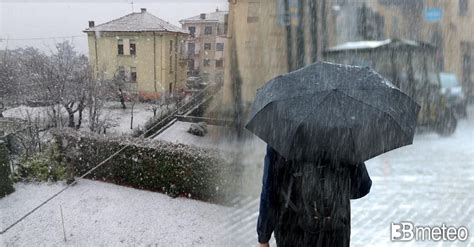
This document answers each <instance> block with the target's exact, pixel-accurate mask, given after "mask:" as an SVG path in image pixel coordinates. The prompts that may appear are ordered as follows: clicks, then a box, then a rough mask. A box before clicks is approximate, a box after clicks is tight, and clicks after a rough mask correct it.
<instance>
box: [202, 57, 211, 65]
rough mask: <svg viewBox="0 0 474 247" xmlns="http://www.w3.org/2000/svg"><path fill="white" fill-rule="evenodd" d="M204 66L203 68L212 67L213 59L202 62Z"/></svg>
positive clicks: (205, 59)
mask: <svg viewBox="0 0 474 247" xmlns="http://www.w3.org/2000/svg"><path fill="white" fill-rule="evenodd" d="M202 66H203V67H210V66H211V59H209V58H204V59H203V60H202Z"/></svg>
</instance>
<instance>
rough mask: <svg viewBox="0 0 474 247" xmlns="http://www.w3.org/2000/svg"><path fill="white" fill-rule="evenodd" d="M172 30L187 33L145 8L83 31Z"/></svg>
mask: <svg viewBox="0 0 474 247" xmlns="http://www.w3.org/2000/svg"><path fill="white" fill-rule="evenodd" d="M97 31H98V32H147V31H148V32H174V33H187V32H186V31H185V30H183V29H181V28H179V27H177V26H175V25H173V24H170V23H169V22H167V21H165V20H162V19H160V18H158V17H156V16H154V15H152V14H150V13H148V12H147V11H146V10H142V11H141V12H138V13H137V12H134V13H131V14H128V15H126V16H123V17H120V18H118V19H115V20H112V21H109V22H106V23H103V24H100V25H97V26H95V27H90V28H87V29H86V30H84V32H97Z"/></svg>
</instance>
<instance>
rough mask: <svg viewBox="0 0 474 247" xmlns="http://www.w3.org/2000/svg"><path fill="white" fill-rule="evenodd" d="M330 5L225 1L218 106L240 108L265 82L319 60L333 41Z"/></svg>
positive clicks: (294, 1)
mask: <svg viewBox="0 0 474 247" xmlns="http://www.w3.org/2000/svg"><path fill="white" fill-rule="evenodd" d="M330 7H331V5H330V4H329V1H320V0H306V1H297V0H272V1H266V0H265V1H264V0H260V1H259V0H230V1H229V21H228V25H229V27H228V29H229V31H228V37H229V40H228V42H229V45H228V46H227V49H226V52H227V56H228V57H229V59H227V60H226V66H225V67H226V73H225V80H224V96H223V101H224V106H225V107H226V108H227V109H225V110H224V111H229V110H228V109H231V108H233V107H235V105H236V104H242V110H243V111H246V109H247V107H248V106H249V105H250V104H251V102H252V101H253V99H254V97H255V93H256V90H257V88H259V87H261V86H262V85H263V84H264V83H265V82H267V81H268V80H270V79H271V78H273V77H275V76H277V75H279V74H283V73H286V72H289V71H292V70H295V69H297V68H300V67H303V66H305V65H307V64H310V63H312V62H315V61H316V60H320V59H321V54H322V51H323V50H324V49H325V47H328V46H330V45H331V44H332V43H333V42H334V41H333V38H334V37H333V33H332V32H331V31H330V30H332V29H331V28H332V25H333V19H332V18H329V16H328V13H329V11H330ZM234 112H235V110H234Z"/></svg>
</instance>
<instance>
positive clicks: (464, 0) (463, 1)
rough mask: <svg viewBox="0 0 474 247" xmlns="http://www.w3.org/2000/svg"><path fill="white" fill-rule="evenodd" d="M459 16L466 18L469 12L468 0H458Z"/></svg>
mask: <svg viewBox="0 0 474 247" xmlns="http://www.w3.org/2000/svg"><path fill="white" fill-rule="evenodd" d="M458 6H459V16H467V12H468V11H469V0H458Z"/></svg>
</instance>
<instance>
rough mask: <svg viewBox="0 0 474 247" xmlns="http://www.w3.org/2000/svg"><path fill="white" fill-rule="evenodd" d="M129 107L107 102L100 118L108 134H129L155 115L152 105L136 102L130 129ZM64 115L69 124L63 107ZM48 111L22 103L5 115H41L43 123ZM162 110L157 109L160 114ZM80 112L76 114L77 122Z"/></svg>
mask: <svg viewBox="0 0 474 247" xmlns="http://www.w3.org/2000/svg"><path fill="white" fill-rule="evenodd" d="M125 104H126V106H127V109H122V106H121V104H120V102H112V101H111V102H107V103H106V104H105V106H104V108H103V109H102V115H101V117H100V119H101V120H102V121H106V122H107V126H109V127H108V128H107V134H111V135H124V134H125V135H129V134H131V133H132V132H133V130H135V129H139V128H143V126H144V125H145V123H146V122H147V121H148V120H149V119H151V118H152V117H153V110H152V105H151V104H147V103H136V104H135V106H134V107H133V126H132V127H133V129H130V123H131V121H130V118H131V109H132V103H130V102H126V103H125ZM60 109H61V113H62V116H63V122H64V123H65V124H67V113H66V111H65V110H64V108H63V107H61V108H60ZM48 111H50V107H29V106H25V105H21V106H18V107H15V108H11V109H8V110H5V111H4V112H3V115H4V116H5V117H14V118H20V119H24V120H26V119H27V118H28V115H29V116H30V117H31V118H32V119H34V118H36V117H39V119H40V122H41V123H43V122H44V121H47V119H48ZM88 114H89V113H88V110H87V108H86V110H84V114H83V120H82V126H81V129H82V130H88V129H89V128H88V118H89V117H88ZM159 114H160V110H158V111H157V115H158V116H159ZM77 118H78V114H77V113H76V115H75V121H76V124H77Z"/></svg>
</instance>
